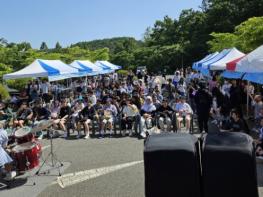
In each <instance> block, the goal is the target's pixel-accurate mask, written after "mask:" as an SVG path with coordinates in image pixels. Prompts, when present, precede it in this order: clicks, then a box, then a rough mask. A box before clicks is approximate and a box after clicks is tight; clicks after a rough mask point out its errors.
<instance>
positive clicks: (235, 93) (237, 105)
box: [229, 80, 242, 117]
mask: <svg viewBox="0 0 263 197" xmlns="http://www.w3.org/2000/svg"><path fill="white" fill-rule="evenodd" d="M229 94H230V105H231V109H236V110H237V111H238V113H239V114H240V116H241V117H242V107H241V106H242V98H241V97H242V93H241V89H240V87H239V86H238V85H237V81H236V80H233V81H232V86H231V88H230V90H229Z"/></svg>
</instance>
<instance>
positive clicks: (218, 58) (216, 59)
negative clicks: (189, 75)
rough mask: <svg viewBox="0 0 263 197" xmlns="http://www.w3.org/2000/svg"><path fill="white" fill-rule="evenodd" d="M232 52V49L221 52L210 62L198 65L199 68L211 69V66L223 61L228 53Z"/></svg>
mask: <svg viewBox="0 0 263 197" xmlns="http://www.w3.org/2000/svg"><path fill="white" fill-rule="evenodd" d="M229 52H230V49H224V50H223V51H221V52H220V53H218V54H217V55H216V56H214V57H213V58H211V59H209V60H208V61H205V62H203V63H201V64H198V66H199V67H202V68H204V69H207V68H209V66H210V65H211V64H213V63H215V62H217V61H219V60H221V59H222V58H224V57H225V56H226V55H227V54H228V53H229Z"/></svg>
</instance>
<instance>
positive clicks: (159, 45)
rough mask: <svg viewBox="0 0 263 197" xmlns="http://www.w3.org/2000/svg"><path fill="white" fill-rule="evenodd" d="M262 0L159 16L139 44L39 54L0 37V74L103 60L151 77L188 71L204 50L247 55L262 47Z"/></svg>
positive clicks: (222, 1) (234, 0)
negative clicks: (143, 69)
mask: <svg viewBox="0 0 263 197" xmlns="http://www.w3.org/2000/svg"><path fill="white" fill-rule="evenodd" d="M259 16H263V1H262V0H203V2H202V5H201V10H193V9H187V10H183V11H182V12H181V14H180V16H179V17H178V18H177V19H173V18H171V17H169V16H164V18H163V19H162V20H156V21H155V23H154V24H153V26H152V27H147V29H146V31H145V33H144V35H143V40H142V41H138V40H136V39H134V38H131V37H117V38H110V39H102V40H93V41H89V42H86V41H82V42H78V43H76V44H72V45H71V46H70V47H66V48H63V47H61V45H60V44H59V43H56V46H55V47H54V48H53V49H48V47H47V45H46V43H45V42H43V43H42V44H41V46H40V50H37V49H32V48H31V46H30V43H27V42H23V43H9V42H8V41H7V40H5V39H4V38H0V69H1V72H0V75H1V74H3V73H5V72H10V71H12V70H13V71H16V70H18V69H21V68H23V67H24V66H26V65H28V64H30V63H31V62H33V61H34V60H35V59H36V58H41V59H61V60H62V61H64V62H66V63H71V62H72V61H73V60H78V59H79V60H85V59H88V60H91V61H96V60H109V61H111V62H112V63H115V64H118V65H121V66H123V68H124V69H133V68H135V67H136V66H147V68H148V70H150V71H152V72H159V71H163V70H164V69H165V70H167V71H168V72H171V73H173V72H174V70H175V69H176V68H181V67H182V66H189V65H191V64H192V62H194V61H196V60H199V59H201V58H202V57H204V56H205V55H206V54H207V53H209V51H220V50H222V49H224V48H230V47H234V46H235V47H237V48H239V49H240V50H241V51H243V52H249V51H251V50H253V49H255V48H256V47H257V46H259V45H261V44H262V43H263V30H262V29H263V26H262V24H263V21H262V18H261V17H259Z"/></svg>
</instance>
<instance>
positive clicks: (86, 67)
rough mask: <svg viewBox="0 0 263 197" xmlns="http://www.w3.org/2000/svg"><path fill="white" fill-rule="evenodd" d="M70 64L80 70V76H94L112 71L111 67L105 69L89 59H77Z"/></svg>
mask: <svg viewBox="0 0 263 197" xmlns="http://www.w3.org/2000/svg"><path fill="white" fill-rule="evenodd" d="M70 66H72V67H74V68H76V69H78V70H79V77H81V76H94V75H99V74H105V73H109V72H112V70H111V69H110V71H109V69H106V70H104V69H103V68H102V67H100V66H98V65H96V64H94V63H92V62H90V61H89V60H75V61H74V62H72V63H71V64H70Z"/></svg>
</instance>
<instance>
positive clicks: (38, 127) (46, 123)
mask: <svg viewBox="0 0 263 197" xmlns="http://www.w3.org/2000/svg"><path fill="white" fill-rule="evenodd" d="M52 123H53V121H52V120H42V121H40V122H39V123H38V124H37V125H35V126H34V127H33V128H32V130H31V132H38V131H42V130H45V129H47V128H48V127H50V126H51V125H52Z"/></svg>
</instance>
